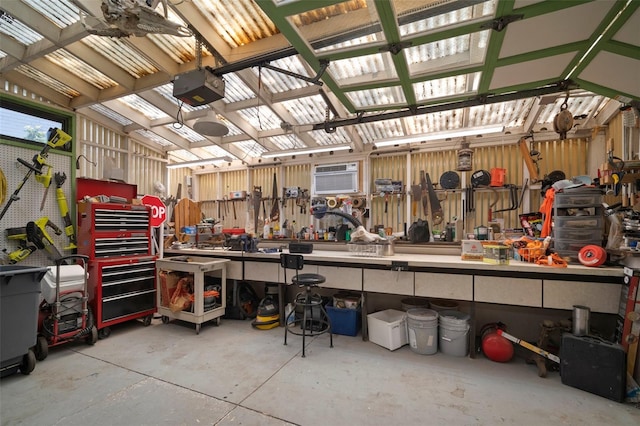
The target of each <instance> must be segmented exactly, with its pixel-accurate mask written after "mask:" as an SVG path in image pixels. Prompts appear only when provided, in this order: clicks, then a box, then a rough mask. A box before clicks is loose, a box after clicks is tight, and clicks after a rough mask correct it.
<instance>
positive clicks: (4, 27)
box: [0, 11, 44, 46]
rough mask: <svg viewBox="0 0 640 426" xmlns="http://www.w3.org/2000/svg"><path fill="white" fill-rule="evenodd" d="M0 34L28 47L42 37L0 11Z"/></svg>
mask: <svg viewBox="0 0 640 426" xmlns="http://www.w3.org/2000/svg"><path fill="white" fill-rule="evenodd" d="M0 32H1V33H4V34H6V35H8V36H9V37H12V38H14V39H15V40H17V41H19V42H20V43H22V44H24V45H26V46H30V45H32V44H34V43H37V42H38V41H40V40H42V39H43V38H44V37H43V36H42V35H40V34H39V33H38V32H36V31H34V30H32V29H31V28H29V27H28V26H27V25H25V24H24V23H22V22H20V21H19V20H18V19H16V18H14V17H13V16H11V15H9V14H8V13H6V12H5V11H0Z"/></svg>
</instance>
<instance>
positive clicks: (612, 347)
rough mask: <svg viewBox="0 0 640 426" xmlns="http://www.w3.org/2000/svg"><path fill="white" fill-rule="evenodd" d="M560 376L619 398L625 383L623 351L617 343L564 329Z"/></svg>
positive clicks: (619, 399)
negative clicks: (575, 334) (568, 331)
mask: <svg viewBox="0 0 640 426" xmlns="http://www.w3.org/2000/svg"><path fill="white" fill-rule="evenodd" d="M560 377H561V380H562V383H564V384H565V385H569V386H572V387H574V388H578V389H582V390H583V391H587V392H591V393H593V394H596V395H600V396H603V397H605V398H608V399H612V400H614V401H617V402H622V401H624V397H625V394H626V384H627V362H626V353H625V352H624V349H623V348H622V346H621V345H619V344H617V343H611V342H607V341H605V340H602V339H599V338H597V337H590V336H574V335H573V334H570V333H564V334H563V335H562V345H561V346H560Z"/></svg>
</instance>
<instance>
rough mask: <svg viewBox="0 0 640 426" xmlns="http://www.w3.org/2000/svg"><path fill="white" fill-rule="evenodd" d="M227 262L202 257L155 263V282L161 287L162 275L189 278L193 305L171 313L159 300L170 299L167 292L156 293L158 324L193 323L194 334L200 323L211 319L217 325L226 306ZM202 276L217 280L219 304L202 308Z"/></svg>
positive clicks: (171, 258)
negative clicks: (218, 281)
mask: <svg viewBox="0 0 640 426" xmlns="http://www.w3.org/2000/svg"><path fill="white" fill-rule="evenodd" d="M227 262H229V259H215V260H214V259H210V258H205V257H192V256H177V257H170V258H166V259H158V260H156V271H157V274H158V279H157V281H158V282H159V283H163V284H161V285H162V286H165V285H166V282H167V280H166V277H163V274H166V273H168V272H179V273H182V272H184V273H186V274H185V275H189V274H190V275H192V277H193V303H192V305H191V308H190V310H182V311H176V312H174V311H172V310H171V309H170V308H169V304H168V300H163V297H162V294H165V295H166V296H167V297H166V298H168V297H170V294H169V293H170V289H165V288H163V289H162V291H159V292H158V301H157V305H158V313H160V314H161V315H162V322H163V323H164V324H166V323H168V322H169V320H170V319H178V320H182V321H187V322H191V323H194V324H195V325H196V334H200V326H201V324H203V323H205V322H207V321H211V320H215V322H216V325H220V322H221V318H222V316H223V315H224V313H225V309H226V307H227V290H226V287H227V284H226V280H227V265H226V263H227ZM205 274H206V275H213V276H215V277H219V278H220V303H215V304H213V305H211V306H206V309H205V291H204V287H205Z"/></svg>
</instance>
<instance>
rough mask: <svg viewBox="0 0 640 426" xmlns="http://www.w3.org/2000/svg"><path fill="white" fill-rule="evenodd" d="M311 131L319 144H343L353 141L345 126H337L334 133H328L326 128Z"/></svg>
mask: <svg viewBox="0 0 640 426" xmlns="http://www.w3.org/2000/svg"><path fill="white" fill-rule="evenodd" d="M309 133H310V134H311V137H312V138H313V140H315V141H316V142H317V143H318V145H342V144H346V143H351V142H352V141H351V137H350V136H349V135H348V134H347V132H346V130H344V128H343V127H339V128H337V129H336V131H335V132H333V133H327V132H325V131H324V130H314V131H311V132H309Z"/></svg>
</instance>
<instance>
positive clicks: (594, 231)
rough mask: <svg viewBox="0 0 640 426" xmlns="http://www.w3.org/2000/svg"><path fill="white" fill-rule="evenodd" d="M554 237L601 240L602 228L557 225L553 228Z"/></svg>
mask: <svg viewBox="0 0 640 426" xmlns="http://www.w3.org/2000/svg"><path fill="white" fill-rule="evenodd" d="M553 238H554V239H561V240H563V241H569V240H573V241H588V242H589V241H601V240H602V228H569V227H557V226H556V227H555V228H553Z"/></svg>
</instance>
